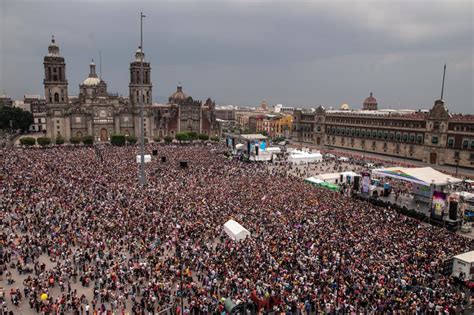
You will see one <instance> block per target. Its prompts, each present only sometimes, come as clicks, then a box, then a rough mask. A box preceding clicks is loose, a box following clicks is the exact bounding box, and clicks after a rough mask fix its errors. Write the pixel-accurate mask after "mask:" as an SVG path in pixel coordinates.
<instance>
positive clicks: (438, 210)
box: [431, 191, 447, 219]
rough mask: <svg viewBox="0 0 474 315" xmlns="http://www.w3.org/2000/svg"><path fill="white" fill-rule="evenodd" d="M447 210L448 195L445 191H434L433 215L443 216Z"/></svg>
mask: <svg viewBox="0 0 474 315" xmlns="http://www.w3.org/2000/svg"><path fill="white" fill-rule="evenodd" d="M446 211H447V196H446V194H445V193H444V192H441V191H434V192H433V200H432V202H431V216H435V217H438V218H440V219H442V218H443V214H446Z"/></svg>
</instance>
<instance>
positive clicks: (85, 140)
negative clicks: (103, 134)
mask: <svg viewBox="0 0 474 315" xmlns="http://www.w3.org/2000/svg"><path fill="white" fill-rule="evenodd" d="M82 143H84V145H93V144H94V137H93V136H85V137H83V138H82Z"/></svg>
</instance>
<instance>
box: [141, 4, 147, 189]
mask: <svg viewBox="0 0 474 315" xmlns="http://www.w3.org/2000/svg"><path fill="white" fill-rule="evenodd" d="M144 17H145V15H144V14H143V13H142V12H140V92H141V93H140V94H141V95H140V178H139V183H140V186H145V183H146V177H145V136H144V129H145V128H144V117H143V115H144V113H143V112H144V107H145V104H144V103H145V100H144V97H143V95H144V94H143V18H144Z"/></svg>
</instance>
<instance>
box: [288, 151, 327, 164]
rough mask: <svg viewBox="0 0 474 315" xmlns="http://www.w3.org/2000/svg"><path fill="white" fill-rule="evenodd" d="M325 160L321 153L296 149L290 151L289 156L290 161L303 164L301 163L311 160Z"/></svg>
mask: <svg viewBox="0 0 474 315" xmlns="http://www.w3.org/2000/svg"><path fill="white" fill-rule="evenodd" d="M322 160H323V156H322V155H321V153H319V152H316V153H308V152H303V151H297V150H294V151H292V152H291V153H290V156H289V157H288V162H291V163H294V164H301V163H310V162H321V161H322Z"/></svg>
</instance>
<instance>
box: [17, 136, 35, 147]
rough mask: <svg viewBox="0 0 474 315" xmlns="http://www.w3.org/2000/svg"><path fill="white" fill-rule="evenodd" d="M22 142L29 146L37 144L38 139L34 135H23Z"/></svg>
mask: <svg viewBox="0 0 474 315" xmlns="http://www.w3.org/2000/svg"><path fill="white" fill-rule="evenodd" d="M20 144H21V145H26V146H28V147H29V146H32V145H35V144H36V139H35V138H33V137H23V138H20Z"/></svg>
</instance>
